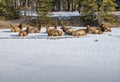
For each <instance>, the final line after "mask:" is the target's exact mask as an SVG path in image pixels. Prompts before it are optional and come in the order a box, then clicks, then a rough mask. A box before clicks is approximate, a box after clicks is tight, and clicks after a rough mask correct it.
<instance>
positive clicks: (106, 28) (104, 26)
mask: <svg viewBox="0 0 120 82" xmlns="http://www.w3.org/2000/svg"><path fill="white" fill-rule="evenodd" d="M100 28H101V29H102V31H103V32H111V28H110V27H109V26H108V25H107V24H105V23H104V24H101V25H100Z"/></svg>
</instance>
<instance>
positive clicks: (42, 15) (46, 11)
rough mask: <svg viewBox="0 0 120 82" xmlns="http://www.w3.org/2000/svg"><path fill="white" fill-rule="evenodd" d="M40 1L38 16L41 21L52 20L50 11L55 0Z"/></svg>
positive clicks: (38, 0)
mask: <svg viewBox="0 0 120 82" xmlns="http://www.w3.org/2000/svg"><path fill="white" fill-rule="evenodd" d="M37 2H38V4H39V5H38V8H37V11H38V15H39V16H38V17H39V21H42V22H46V21H50V18H49V16H50V12H51V11H52V7H53V2H54V0H37Z"/></svg>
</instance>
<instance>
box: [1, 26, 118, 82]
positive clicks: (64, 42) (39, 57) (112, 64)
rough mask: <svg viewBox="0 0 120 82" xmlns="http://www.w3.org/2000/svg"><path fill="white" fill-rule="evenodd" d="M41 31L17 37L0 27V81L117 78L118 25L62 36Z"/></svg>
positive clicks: (88, 81)
mask: <svg viewBox="0 0 120 82" xmlns="http://www.w3.org/2000/svg"><path fill="white" fill-rule="evenodd" d="M44 31H45V30H43V31H42V32H41V33H37V34H30V35H29V36H28V37H31V38H28V37H25V38H23V39H21V38H18V39H17V37H18V33H12V32H10V30H9V29H0V82H120V28H112V32H108V33H104V34H101V35H87V36H85V37H79V38H78V37H77V38H76V37H75V38H74V37H71V36H64V38H62V39H49V37H47V35H46V33H45V32H44ZM41 37H47V38H42V39H41ZM66 37H69V38H66ZM53 38H58V37H53ZM59 38H60V37H59Z"/></svg>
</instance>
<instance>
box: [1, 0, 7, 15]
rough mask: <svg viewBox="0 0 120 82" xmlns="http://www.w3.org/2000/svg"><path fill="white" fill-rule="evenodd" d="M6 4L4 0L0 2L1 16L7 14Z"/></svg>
mask: <svg viewBox="0 0 120 82" xmlns="http://www.w3.org/2000/svg"><path fill="white" fill-rule="evenodd" d="M6 6H7V5H6V2H5V0H0V13H1V14H6V13H7V9H6Z"/></svg>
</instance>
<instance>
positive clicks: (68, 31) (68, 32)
mask: <svg viewBox="0 0 120 82" xmlns="http://www.w3.org/2000/svg"><path fill="white" fill-rule="evenodd" d="M61 29H62V30H63V32H65V33H66V34H69V35H72V33H73V32H74V31H75V30H74V29H72V28H68V27H66V26H65V25H62V27H61Z"/></svg>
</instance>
